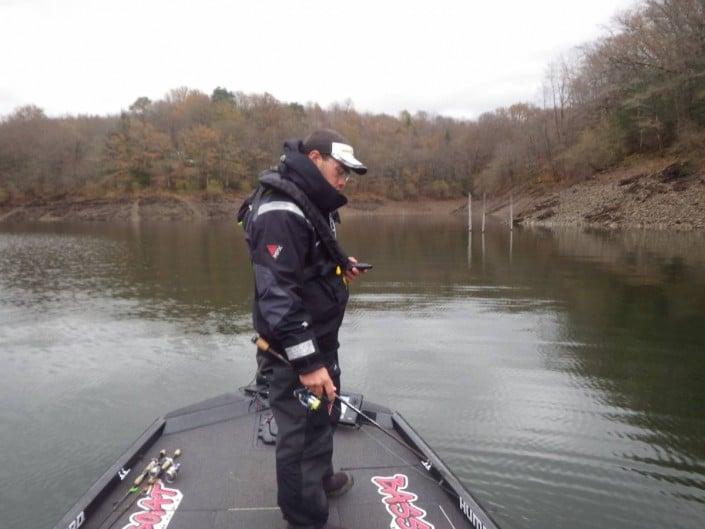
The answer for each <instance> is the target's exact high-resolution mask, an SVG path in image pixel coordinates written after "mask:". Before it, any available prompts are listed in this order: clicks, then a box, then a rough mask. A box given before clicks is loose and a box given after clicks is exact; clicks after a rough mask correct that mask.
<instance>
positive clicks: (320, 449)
mask: <svg viewBox="0 0 705 529" xmlns="http://www.w3.org/2000/svg"><path fill="white" fill-rule="evenodd" d="M335 356H336V357H337V355H335ZM328 371H329V373H330V375H331V378H332V379H333V383H334V384H335V386H336V387H337V388H338V391H340V371H339V369H338V367H337V362H335V363H334V364H332V365H331V367H329V368H328ZM299 387H301V384H300V383H299V377H298V375H297V374H296V373H295V372H294V370H293V369H291V368H290V367H288V366H284V365H272V366H271V379H270V387H269V403H270V406H271V407H272V412H273V414H274V419H275V420H276V421H277V428H278V433H277V450H276V458H277V502H278V504H279V508H280V509H281V511H282V514H283V515H284V519H285V520H286V521H287V522H288V523H289V527H291V528H296V529H320V528H321V527H323V525H324V524H325V523H326V521H327V520H328V499H327V498H326V494H325V492H324V491H323V484H322V482H323V479H324V478H325V477H327V476H329V475H331V474H332V473H333V462H332V459H333V432H334V430H335V425H336V424H337V422H338V418H339V417H340V405H339V403H338V402H336V403H335V405H334V406H333V413H332V414H331V415H329V414H328V407H327V406H326V403H323V404H322V405H321V407H320V408H319V409H318V411H311V410H308V409H306V408H305V407H304V406H303V405H302V404H301V403H300V402H299V401H298V399H297V398H296V397H295V396H294V394H293V392H294V390H295V389H296V388H299Z"/></svg>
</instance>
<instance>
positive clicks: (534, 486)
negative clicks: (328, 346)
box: [0, 216, 705, 529]
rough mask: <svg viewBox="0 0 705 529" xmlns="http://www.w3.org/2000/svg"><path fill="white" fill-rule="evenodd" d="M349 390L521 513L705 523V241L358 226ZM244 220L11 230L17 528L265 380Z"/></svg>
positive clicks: (9, 320)
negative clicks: (366, 267) (206, 405)
mask: <svg viewBox="0 0 705 529" xmlns="http://www.w3.org/2000/svg"><path fill="white" fill-rule="evenodd" d="M340 238H341V240H342V242H343V244H344V246H345V247H346V249H347V250H348V251H349V252H350V253H351V254H352V255H355V256H357V257H358V258H360V259H361V260H365V261H369V262H372V263H374V265H375V269H374V270H373V271H371V272H370V273H368V274H367V275H366V277H365V278H364V279H362V280H360V281H358V282H357V283H356V284H355V285H353V289H352V298H351V302H350V306H349V310H348V313H347V316H346V319H345V322H344V324H343V328H342V338H341V342H342V344H343V345H342V348H341V360H342V367H343V376H344V384H345V387H347V388H348V389H353V390H356V391H359V392H361V393H364V394H365V396H366V398H368V399H370V400H373V401H377V402H380V403H384V404H386V405H388V406H390V407H392V408H395V409H397V410H399V411H400V412H402V414H404V415H405V416H406V417H407V418H408V419H409V421H410V422H411V423H412V424H413V425H414V426H415V427H416V428H417V429H418V430H419V431H420V433H422V435H423V436H424V437H425V438H426V439H427V440H428V441H429V443H430V444H431V446H433V447H434V448H435V449H436V450H437V451H438V453H439V454H440V455H441V457H443V458H444V459H445V460H446V462H447V463H448V464H449V466H450V467H451V468H452V469H453V470H454V471H455V473H456V474H457V475H458V476H459V477H460V478H461V480H462V481H463V482H464V483H465V484H466V485H467V487H468V488H469V490H471V491H472V492H473V493H474V494H475V495H476V496H477V497H478V498H479V499H480V501H481V502H482V503H483V504H484V505H485V506H486V507H487V509H488V510H489V511H490V512H491V513H492V514H493V515H494V517H495V518H496V520H497V521H498V523H499V524H500V526H502V527H503V528H504V529H511V528H516V529H523V528H595V527H612V528H639V529H644V528H663V527H668V528H692V529H702V527H703V526H705V235H704V234H701V233H698V234H692V233H691V234H682V233H680V234H679V233H668V232H644V231H634V232H625V233H604V232H586V231H582V230H579V229H565V230H558V231H546V230H526V229H524V230H519V231H515V232H514V234H513V235H512V236H511V237H510V234H509V233H508V232H507V231H506V229H501V228H494V229H490V230H488V233H486V234H485V236H484V237H482V236H481V235H480V234H479V233H475V234H474V235H473V238H472V244H471V247H470V248H468V233H467V230H466V228H465V226H464V224H463V220H462V219H460V218H449V217H422V216H418V217H405V218H366V217H362V218H351V219H345V218H344V223H343V225H342V226H341V230H340ZM250 303H251V273H250V269H249V263H248V259H247V256H246V254H245V249H244V242H243V237H242V233H241V230H240V229H239V227H237V226H236V225H235V223H234V222H228V223H218V224H198V225H191V224H162V225H141V226H127V225H125V226H105V225H39V226H37V225H35V226H14V227H9V226H5V227H3V228H2V231H0V447H1V450H0V512H1V513H2V515H1V517H0V527H2V528H3V529H4V528H32V529H34V528H42V527H52V526H53V525H54V523H56V522H57V521H58V519H59V518H60V517H61V516H62V515H63V513H64V512H65V511H66V510H67V509H68V508H69V506H71V505H72V504H73V502H74V501H75V500H76V499H77V498H78V497H79V496H80V495H81V494H82V493H84V492H85V491H86V490H87V488H88V487H89V486H90V485H91V484H92V483H93V481H94V480H95V479H96V478H97V477H98V475H100V474H101V473H102V472H103V471H105V470H106V468H107V467H108V466H109V465H110V464H112V462H113V461H114V460H115V459H116V458H117V456H118V455H120V454H121V453H122V452H123V451H124V450H125V449H126V448H127V446H129V445H130V444H131V442H132V441H133V440H134V439H135V438H136V437H137V436H138V435H139V434H140V433H141V432H142V431H143V430H144V428H145V427H146V426H148V425H149V424H150V423H151V422H152V421H153V420H154V419H155V418H156V417H157V416H160V415H162V414H164V413H166V412H168V411H170V410H172V409H175V408H178V407H180V406H184V405H187V404H190V403H193V402H195V401H198V400H202V399H205V398H208V397H212V396H215V395H218V394H220V393H223V392H227V391H233V390H234V389H236V388H237V387H239V386H241V385H244V384H246V383H247V382H248V381H249V380H250V379H251V378H252V375H253V367H254V358H253V349H252V346H251V345H250V344H249V338H250V336H251V335H252V330H251V326H250V315H249V308H250Z"/></svg>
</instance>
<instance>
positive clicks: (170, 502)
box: [122, 479, 184, 529]
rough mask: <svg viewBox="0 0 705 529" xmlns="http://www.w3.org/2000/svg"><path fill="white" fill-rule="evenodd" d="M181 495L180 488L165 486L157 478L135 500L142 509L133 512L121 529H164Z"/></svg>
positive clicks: (176, 507)
mask: <svg viewBox="0 0 705 529" xmlns="http://www.w3.org/2000/svg"><path fill="white" fill-rule="evenodd" d="M183 497H184V495H183V493H182V492H181V491H180V490H178V489H170V488H168V487H165V486H164V483H162V481H161V480H160V479H158V480H157V481H155V482H154V485H153V486H152V490H151V491H150V492H149V494H148V495H147V496H145V497H144V498H140V499H139V500H138V501H137V506H138V507H139V508H140V509H142V510H141V511H138V512H136V513H133V514H132V515H131V516H130V523H128V524H127V525H125V526H124V527H123V528H122V529H166V528H167V526H168V525H169V522H171V519H172V518H173V517H174V513H175V512H176V509H178V507H179V504H180V503H181V500H182V499H183Z"/></svg>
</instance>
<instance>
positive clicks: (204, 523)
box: [56, 394, 496, 529]
mask: <svg viewBox="0 0 705 529" xmlns="http://www.w3.org/2000/svg"><path fill="white" fill-rule="evenodd" d="M265 406H266V401H261V400H260V399H256V400H253V398H251V397H250V396H246V395H241V394H227V395H222V396H220V397H217V398H214V399H210V400H208V401H205V402H202V403H199V404H196V405H193V406H190V407H187V408H183V409H181V410H177V411H175V412H172V413H170V414H169V415H167V416H165V417H163V418H161V419H159V420H157V421H156V422H155V423H154V424H153V425H152V426H151V427H150V428H149V429H148V430H147V431H145V432H144V434H143V435H142V436H141V437H140V439H138V440H137V441H136V442H135V443H134V445H133V446H132V447H131V449H130V450H128V451H127V452H126V453H125V454H124V455H123V456H122V457H121V458H120V459H119V460H118V461H117V462H116V463H115V464H114V465H113V466H112V467H111V468H110V469H108V471H106V473H105V474H104V475H103V476H102V477H101V478H100V479H99V480H98V481H97V482H96V483H95V484H94V485H93V487H91V489H90V490H89V491H88V492H87V493H86V494H85V495H84V496H83V497H82V498H81V499H80V500H79V501H78V502H77V503H76V505H75V506H74V508H73V509H71V510H70V511H69V512H68V513H67V514H66V516H65V517H64V518H63V519H62V520H61V521H60V522H59V524H58V525H57V526H56V528H57V529H67V528H70V529H74V528H75V529H77V528H78V527H85V528H86V529H110V528H126V527H131V528H138V527H143V528H149V529H166V527H167V526H168V527H169V529H211V528H212V529H285V528H286V526H287V525H286V522H285V521H284V520H283V519H282V516H281V513H280V511H279V509H278V507H277V502H276V478H275V457H274V446H272V445H267V444H265V443H264V442H263V441H262V439H260V438H259V436H258V430H259V428H260V424H261V421H262V418H263V416H265V414H268V413H269V412H268V410H267V408H266V407H265ZM363 409H364V411H365V412H366V413H369V414H370V415H371V416H373V418H374V419H375V420H376V421H377V422H378V423H380V424H381V425H382V426H383V427H384V428H386V429H388V430H389V431H390V432H393V433H394V434H395V435H397V436H403V437H405V438H406V440H407V442H410V443H414V446H415V448H417V449H419V450H421V451H422V452H423V453H424V455H426V454H427V450H430V449H428V448H427V447H425V445H424V444H423V443H422V442H421V446H418V444H416V443H417V441H418V440H417V439H415V435H416V434H415V432H413V430H411V429H410V427H408V425H406V424H405V421H404V420H403V418H401V417H400V416H399V415H397V414H395V413H393V412H392V411H391V410H388V409H385V408H382V407H379V406H375V405H373V404H369V403H367V404H365V406H364V408H363ZM400 425H401V427H400ZM405 428H406V429H405ZM177 448H179V449H181V451H182V455H181V457H180V461H181V468H180V471H179V474H178V477H177V478H176V480H175V481H174V482H173V483H171V484H169V483H163V482H162V481H161V480H160V481H158V482H157V485H156V486H155V487H154V488H153V490H152V491H150V494H149V495H142V496H141V497H140V499H139V500H138V501H136V502H133V503H132V505H131V506H130V508H129V509H127V510H125V511H124V512H122V511H123V509H124V508H125V507H126V506H127V505H128V504H129V503H130V502H131V501H132V500H133V498H135V495H134V494H131V495H130V496H129V497H128V499H127V500H125V501H124V502H123V503H122V504H120V505H119V506H118V507H117V509H114V503H115V502H116V501H118V500H119V499H120V498H122V497H123V496H124V495H125V493H126V492H127V491H128V489H129V488H130V487H131V486H132V482H133V480H134V478H135V477H136V476H137V475H138V474H139V472H141V470H142V469H143V468H144V467H145V465H146V464H147V462H148V461H149V460H150V458H152V457H156V456H157V455H158V452H159V450H161V449H166V450H167V451H168V452H169V454H171V453H173V451H174V450H175V449H177ZM428 455H429V456H430V457H428V458H427V459H428V461H429V462H430V463H431V465H423V464H422V462H421V460H420V458H419V457H417V455H415V454H414V453H413V452H412V451H410V450H409V449H407V448H405V447H403V446H401V445H400V444H398V443H396V442H394V440H392V439H390V438H389V437H387V436H386V435H384V434H383V433H382V432H380V431H379V430H378V429H377V428H375V427H374V426H372V425H371V424H369V423H367V422H365V423H364V424H362V425H358V426H356V427H351V426H344V425H341V426H340V427H339V428H338V429H337V431H336V433H335V453H334V464H335V467H336V469H345V470H347V471H348V472H350V473H351V474H352V475H353V477H354V480H355V485H354V486H353V488H352V489H351V490H350V491H349V492H348V493H347V494H345V495H343V496H341V497H340V498H332V499H331V500H330V517H329V522H330V523H334V524H337V525H341V526H343V527H345V528H347V529H383V528H388V527H392V528H397V527H399V528H402V527H416V528H419V529H424V528H435V529H446V528H447V529H455V528H461V527H465V528H467V527H475V528H477V529H482V528H487V529H492V528H494V527H496V526H495V524H494V523H493V522H492V520H491V519H490V518H489V517H488V516H487V515H486V514H485V513H484V511H483V510H482V508H481V507H480V506H479V505H477V503H476V502H475V501H474V499H473V498H472V497H471V496H470V495H469V493H467V491H465V490H464V489H462V485H460V483H459V482H457V479H456V478H455V477H454V476H453V475H452V474H451V473H450V471H449V470H447V468H445V466H444V465H443V463H442V462H441V461H440V460H439V459H437V456H435V454H433V453H432V452H430V453H428ZM428 467H430V468H428ZM128 469H132V470H131V471H130V472H129V474H127V476H124V474H125V471H126V470H128ZM120 475H123V476H124V479H120ZM439 482H441V483H439ZM458 488H460V490H456V489H458ZM72 524H73V525H72Z"/></svg>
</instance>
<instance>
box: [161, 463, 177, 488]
mask: <svg viewBox="0 0 705 529" xmlns="http://www.w3.org/2000/svg"><path fill="white" fill-rule="evenodd" d="M180 468H181V463H174V464H172V465H171V466H170V467H169V468H167V469H166V470H165V471H164V479H166V482H167V483H173V482H174V481H175V480H176V477H177V476H178V474H179V469H180Z"/></svg>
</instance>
